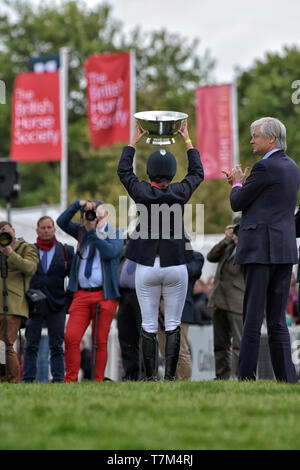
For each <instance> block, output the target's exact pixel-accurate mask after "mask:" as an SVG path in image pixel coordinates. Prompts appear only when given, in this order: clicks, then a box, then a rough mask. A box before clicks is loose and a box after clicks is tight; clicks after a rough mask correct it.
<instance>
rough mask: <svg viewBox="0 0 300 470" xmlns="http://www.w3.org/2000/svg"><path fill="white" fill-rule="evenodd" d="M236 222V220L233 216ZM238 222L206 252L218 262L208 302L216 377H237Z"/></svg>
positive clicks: (240, 281) (241, 292) (240, 296)
mask: <svg viewBox="0 0 300 470" xmlns="http://www.w3.org/2000/svg"><path fill="white" fill-rule="evenodd" d="M235 222H239V218H236V220H235ZM238 232H239V223H235V224H234V225H227V227H226V229H225V238H223V240H221V241H220V242H219V243H217V244H216V245H215V246H214V247H213V248H212V249H211V250H210V251H209V253H208V254H207V260H208V261H210V262H211V263H218V267H217V271H216V275H215V279H214V285H213V288H212V291H211V294H210V298H209V301H208V307H212V308H213V309H214V310H213V331H214V355H215V369H216V379H230V378H236V376H237V367H238V359H239V353H240V346H241V339H242V329H243V315H242V313H243V300H244V293H245V284H244V273H243V266H240V265H238V264H234V255H235V252H236V246H237V242H238Z"/></svg>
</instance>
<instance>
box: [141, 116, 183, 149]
mask: <svg viewBox="0 0 300 470" xmlns="http://www.w3.org/2000/svg"><path fill="white" fill-rule="evenodd" d="M134 117H135V118H136V119H137V120H138V121H139V123H140V125H141V126H142V128H143V129H145V130H146V131H148V132H149V136H148V138H147V140H146V142H147V144H154V145H169V144H174V143H175V135H176V134H177V133H178V130H179V129H180V128H181V126H182V124H183V121H184V120H185V119H186V118H187V117H188V114H184V113H177V112H176V111H142V112H140V113H135V114H134Z"/></svg>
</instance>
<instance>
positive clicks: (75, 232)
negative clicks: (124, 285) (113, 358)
mask: <svg viewBox="0 0 300 470" xmlns="http://www.w3.org/2000/svg"><path fill="white" fill-rule="evenodd" d="M79 210H80V212H81V220H80V223H78V222H73V221H72V218H73V217H74V216H75V214H76V213H77V212H78V211H79ZM57 225H58V226H59V227H60V228H61V229H62V230H64V231H65V232H66V233H68V234H69V235H71V236H72V237H74V238H76V240H78V246H77V251H76V254H75V256H74V259H73V263H72V267H71V272H70V277H69V290H70V291H71V292H73V293H74V296H73V301H72V304H71V306H70V308H69V314H70V316H69V320H68V323H67V327H66V333H65V365H66V375H65V379H64V380H65V382H77V380H78V372H79V369H80V361H81V356H80V341H81V339H82V337H83V335H84V333H85V331H86V329H87V327H88V326H89V324H90V322H91V321H92V337H93V338H94V337H96V340H97V349H96V356H95V357H96V359H95V374H94V380H95V381H101V380H103V378H104V370H105V367H106V362H107V340H108V334H109V330H110V325H111V322H112V319H113V317H114V315H115V312H116V309H117V306H118V300H117V299H118V297H119V295H120V294H119V289H118V268H119V263H120V257H121V252H122V248H123V239H122V238H121V234H120V232H119V230H118V229H116V228H114V227H112V226H111V225H110V224H109V223H108V211H107V208H106V207H105V204H104V202H103V201H85V200H80V201H79V200H77V201H75V202H73V204H71V205H70V206H69V207H68V208H67V209H66V210H65V211H64V212H63V213H62V214H61V215H60V216H59V217H58V219H57ZM97 304H98V305H99V306H100V315H99V319H98V322H97V323H98V324H97V329H96V332H95V320H96V315H95V313H96V306H97ZM95 333H96V336H95Z"/></svg>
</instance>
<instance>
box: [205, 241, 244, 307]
mask: <svg viewBox="0 0 300 470" xmlns="http://www.w3.org/2000/svg"><path fill="white" fill-rule="evenodd" d="M233 248H234V242H233V241H230V242H228V241H227V240H225V239H223V240H221V241H220V242H219V243H217V244H216V245H215V246H214V247H213V248H212V249H211V250H210V251H209V253H207V255H206V258H207V261H210V262H211V263H218V267H217V271H216V274H215V280H214V285H213V288H212V291H211V294H210V298H209V301H208V307H212V308H220V309H222V310H226V311H227V312H234V313H240V314H242V313H243V300H244V293H245V283H244V271H243V269H244V268H243V266H242V265H239V264H235V263H234V256H230V255H231V254H232V251H233Z"/></svg>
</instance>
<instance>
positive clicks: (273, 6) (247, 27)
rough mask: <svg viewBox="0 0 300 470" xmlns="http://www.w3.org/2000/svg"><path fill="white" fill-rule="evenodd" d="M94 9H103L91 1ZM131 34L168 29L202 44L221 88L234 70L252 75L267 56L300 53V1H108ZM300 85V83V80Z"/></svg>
mask: <svg viewBox="0 0 300 470" xmlns="http://www.w3.org/2000/svg"><path fill="white" fill-rule="evenodd" d="M87 3H88V4H89V5H91V4H93V3H101V1H99V0H98V1H97V0H88V1H87ZM107 3H109V4H110V5H111V6H112V7H113V10H112V14H113V16H114V17H115V18H117V19H119V20H121V21H122V22H123V23H124V28H125V30H130V29H132V28H133V27H134V26H136V25H140V26H141V28H142V30H143V31H153V30H154V29H160V28H161V27H165V28H166V29H167V30H168V31H170V32H177V33H179V34H180V35H181V36H186V37H189V38H194V37H197V38H199V39H200V41H201V42H200V47H199V53H200V54H202V53H204V51H205V50H206V49H208V50H210V52H211V56H212V57H213V58H215V59H216V61H217V66H216V70H215V74H214V75H215V77H216V79H217V82H219V83H221V82H226V81H227V82H228V81H231V79H232V78H233V77H234V67H235V66H240V67H241V68H242V69H246V68H248V67H249V66H251V65H252V64H253V61H254V60H255V59H257V58H258V59H263V58H264V57H265V54H266V52H279V53H281V52H282V50H283V46H284V45H287V46H291V45H297V46H299V48H300V26H299V21H300V0H285V1H283V0H240V1H238V0H226V1H224V0H107ZM299 79H300V77H299Z"/></svg>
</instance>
